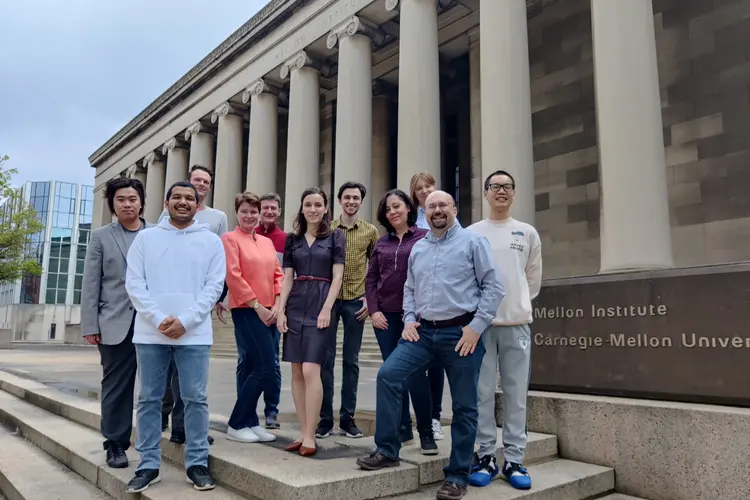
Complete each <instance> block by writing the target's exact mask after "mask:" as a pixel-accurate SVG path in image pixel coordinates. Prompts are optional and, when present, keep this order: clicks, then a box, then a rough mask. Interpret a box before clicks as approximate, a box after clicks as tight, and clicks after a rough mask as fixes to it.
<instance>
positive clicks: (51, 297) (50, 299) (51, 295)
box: [45, 288, 57, 304]
mask: <svg viewBox="0 0 750 500" xmlns="http://www.w3.org/2000/svg"><path fill="white" fill-rule="evenodd" d="M56 294H57V290H54V289H53V290H50V289H49V288H48V289H47V298H46V300H45V303H47V304H54V303H55V297H56Z"/></svg>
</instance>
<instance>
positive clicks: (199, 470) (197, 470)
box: [187, 465, 216, 491]
mask: <svg viewBox="0 0 750 500" xmlns="http://www.w3.org/2000/svg"><path fill="white" fill-rule="evenodd" d="M187 482H188V483H190V484H192V485H193V489H196V490H198V491H206V490H212V489H214V488H216V481H214V478H212V477H211V474H209V473H208V468H206V467H203V466H202V465H193V466H192V467H190V468H189V469H188V470H187Z"/></svg>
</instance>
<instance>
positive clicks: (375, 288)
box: [365, 189, 438, 455]
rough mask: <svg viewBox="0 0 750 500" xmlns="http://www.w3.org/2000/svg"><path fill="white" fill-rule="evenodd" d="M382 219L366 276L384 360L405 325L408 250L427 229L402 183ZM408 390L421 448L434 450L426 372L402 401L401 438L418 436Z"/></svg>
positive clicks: (381, 208)
mask: <svg viewBox="0 0 750 500" xmlns="http://www.w3.org/2000/svg"><path fill="white" fill-rule="evenodd" d="M377 217H378V222H380V224H381V225H382V226H383V227H384V228H385V229H386V231H387V234H386V235H384V236H382V237H381V238H380V239H378V241H377V242H376V243H375V248H374V249H373V251H372V255H371V256H370V264H369V267H368V268H367V277H366V279H365V297H366V299H367V307H368V309H369V312H370V318H371V319H372V325H373V327H374V329H375V337H376V338H377V340H378V345H379V346H380V353H381V355H382V356H383V360H384V361H385V359H386V358H388V356H390V355H391V353H392V352H393V351H394V350H395V349H396V346H397V345H398V343H399V340H400V339H401V332H403V331H404V322H403V315H404V311H403V301H404V284H405V283H406V270H407V267H408V262H409V254H410V253H411V249H412V247H413V246H414V244H415V243H416V242H417V241H419V240H421V239H422V238H424V236H425V235H426V234H427V230H425V229H420V228H418V227H417V226H416V225H415V224H416V221H417V205H416V204H415V203H414V202H413V201H412V200H411V198H409V196H408V195H407V194H406V193H404V192H403V191H401V190H400V189H392V190H390V191H388V192H387V193H386V194H385V196H384V197H383V199H382V200H380V204H379V205H378V214H377ZM409 393H411V399H412V402H413V403H414V413H415V414H416V417H417V430H418V431H419V440H420V443H421V446H422V453H423V454H425V455H435V454H437V453H438V448H437V445H436V444H435V439H434V436H433V434H432V414H431V397H430V384H429V381H428V379H427V375H426V372H422V373H419V374H417V375H414V377H412V380H410V381H409V384H408V390H407V389H405V390H404V394H403V399H402V406H401V429H400V435H401V442H402V443H403V442H404V441H410V440H411V439H414V433H413V432H412V424H411V412H410V411H409Z"/></svg>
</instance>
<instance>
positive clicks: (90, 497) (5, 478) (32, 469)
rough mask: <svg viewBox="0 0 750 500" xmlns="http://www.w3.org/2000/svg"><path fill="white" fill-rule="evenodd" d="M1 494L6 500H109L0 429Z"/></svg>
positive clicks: (48, 457)
mask: <svg viewBox="0 0 750 500" xmlns="http://www.w3.org/2000/svg"><path fill="white" fill-rule="evenodd" d="M0 449H2V450H3V451H2V453H0V491H1V492H2V494H3V495H4V496H5V499H6V500H50V499H55V500H83V499H85V500H111V499H112V497H111V496H109V495H107V494H106V493H105V492H103V491H101V490H98V489H97V488H96V487H95V486H94V485H92V484H91V483H88V482H87V481H86V480H85V479H83V478H82V477H81V476H79V475H78V474H76V473H74V472H72V471H71V470H69V469H67V468H66V467H65V466H63V465H62V464H61V463H60V462H58V461H56V460H55V459H53V458H52V457H50V456H49V455H47V454H46V453H45V452H44V451H42V450H41V449H40V448H37V447H36V446H34V445H33V444H32V443H31V442H29V441H27V440H26V439H24V438H23V437H22V436H20V435H18V434H16V433H11V432H9V431H8V430H6V429H5V428H2V427H0Z"/></svg>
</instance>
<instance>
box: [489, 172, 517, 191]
mask: <svg viewBox="0 0 750 500" xmlns="http://www.w3.org/2000/svg"><path fill="white" fill-rule="evenodd" d="M496 175H506V176H508V178H510V181H511V182H512V183H513V187H514V188H515V187H516V180H515V179H514V178H513V176H512V175H510V174H509V173H508V172H506V171H505V170H495V171H494V172H492V173H491V174H490V175H488V176H487V178H486V179H485V180H484V190H485V191H487V190H488V189H489V188H490V179H492V178H493V177H495V176H496Z"/></svg>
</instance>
